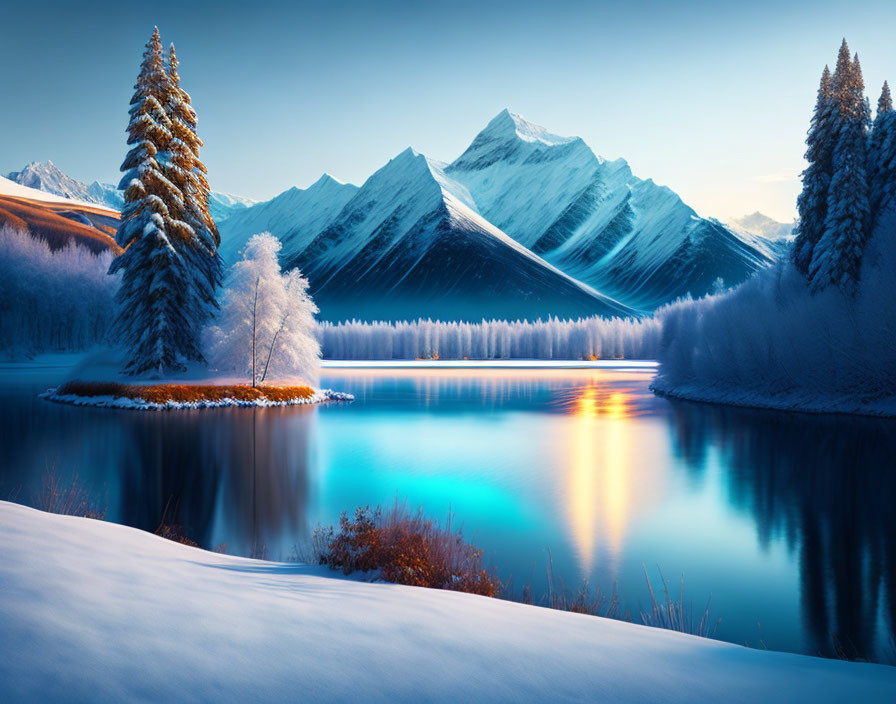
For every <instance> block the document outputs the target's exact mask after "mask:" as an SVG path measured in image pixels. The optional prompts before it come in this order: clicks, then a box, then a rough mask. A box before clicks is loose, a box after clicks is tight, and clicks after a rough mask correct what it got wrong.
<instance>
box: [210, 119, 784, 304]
mask: <svg viewBox="0 0 896 704" xmlns="http://www.w3.org/2000/svg"><path fill="white" fill-rule="evenodd" d="M261 231H270V232H272V233H273V234H275V235H277V236H278V237H280V238H281V239H282V240H283V241H284V251H283V259H284V263H285V264H287V265H289V266H293V265H294V266H299V267H300V268H301V269H302V271H303V272H305V273H306V274H307V275H308V276H309V278H310V280H311V284H312V292H313V293H314V295H315V297H316V298H317V299H318V300H319V302H320V305H321V306H322V310H324V311H325V314H327V315H329V316H332V317H334V318H339V317H343V316H351V315H354V316H356V317H359V318H379V317H382V318H393V319H394V318H407V317H420V316H423V317H427V316H431V317H437V316H439V317H444V315H446V313H444V312H443V311H447V312H448V313H447V314H448V315H449V317H452V318H457V317H464V318H473V319H477V318H481V317H483V316H486V317H491V316H501V317H507V316H509V317H529V318H532V317H537V316H538V315H542V316H543V315H545V314H554V315H560V316H574V315H582V314H583V310H584V311H585V312H590V313H591V314H595V313H598V314H604V315H609V314H619V313H620V312H621V311H625V310H629V311H631V310H634V311H640V312H649V311H652V310H654V309H655V308H656V307H658V306H660V305H662V304H663V303H666V302H668V301H670V300H673V299H675V298H677V297H679V296H682V295H684V294H686V293H691V294H692V295H694V296H700V295H703V294H704V293H707V292H708V291H711V290H712V289H713V288H714V286H716V284H717V281H718V280H719V279H722V280H723V282H724V283H725V284H726V285H734V284H736V283H739V282H740V281H743V280H744V279H745V278H747V277H748V276H749V275H750V274H752V273H753V272H754V271H756V270H757V269H758V268H760V267H763V266H765V265H767V264H768V263H770V262H771V261H773V260H774V259H775V257H776V256H777V255H778V252H779V248H778V247H777V246H776V245H775V244H774V243H772V242H771V241H769V240H768V239H767V238H766V237H764V236H762V235H757V234H754V233H752V232H747V231H742V230H739V231H735V230H734V229H732V228H728V227H726V226H725V225H723V224H722V223H720V222H718V221H716V220H711V219H705V218H701V217H699V216H698V215H697V214H696V213H695V212H694V211H693V210H692V209H691V208H690V207H688V206H687V205H686V204H685V203H684V202H682V200H681V199H680V198H679V197H678V196H677V195H676V194H675V193H674V192H673V191H672V190H670V189H669V188H666V187H664V186H658V185H657V184H655V183H654V182H653V181H651V180H646V181H645V180H642V179H639V178H637V177H636V176H634V175H633V174H632V172H631V169H630V168H629V166H628V164H627V163H626V162H625V161H624V160H622V159H617V160H615V161H607V160H605V159H602V158H600V157H598V156H596V155H595V154H594V153H593V152H592V151H591V149H589V148H588V146H587V145H586V144H585V142H583V141H582V140H581V139H579V138H577V137H560V136H558V135H554V134H551V133H550V132H548V131H547V130H546V129H544V128H543V127H540V126H538V125H534V124H532V123H530V122H527V121H526V120H524V119H523V118H522V117H520V116H519V115H515V114H513V113H511V112H509V111H507V110H504V111H502V112H501V113H500V114H499V115H498V116H497V117H495V118H494V119H493V120H492V121H491V122H490V123H489V124H488V125H487V126H486V128H485V129H484V130H482V132H480V133H479V134H478V135H477V136H476V138H475V139H474V140H473V142H472V144H471V145H470V147H469V148H468V149H467V150H466V151H465V152H464V153H463V154H462V155H461V156H460V157H458V158H457V159H456V160H455V161H454V162H453V163H451V164H443V163H440V162H437V161H433V160H431V159H428V158H427V157H425V156H423V155H421V154H418V153H417V152H414V151H413V150H410V149H409V150H406V151H405V152H403V153H402V154H399V155H398V156H397V157H395V158H394V159H393V160H391V161H390V162H389V163H388V164H386V165H385V166H384V167H382V168H381V169H380V170H379V171H377V172H376V173H374V174H373V175H372V176H371V177H370V178H369V179H368V180H367V181H366V182H365V183H364V184H363V185H362V186H361V187H360V188H357V187H355V186H352V185H349V184H342V183H339V182H338V181H335V179H332V178H331V177H329V176H325V177H324V178H323V179H321V181H318V182H317V183H315V184H314V185H313V186H311V187H310V188H308V189H307V190H305V191H300V190H298V189H291V190H290V191H287V192H285V193H283V194H281V195H279V196H277V197H275V198H274V199H272V200H270V201H268V202H266V203H262V204H258V205H255V206H252V207H250V208H248V209H246V210H245V211H242V212H239V213H236V214H234V215H233V216H231V217H230V218H229V219H228V220H226V221H225V222H224V223H222V224H221V236H222V255H223V256H224V257H225V259H232V258H233V257H234V256H235V255H236V252H238V251H239V249H240V248H241V247H242V246H243V245H244V244H245V242H246V240H247V239H248V238H249V237H250V236H251V235H252V234H254V233H256V232H261ZM498 243H500V246H499V245H498ZM536 272H537V275H536ZM495 277H496V278H495ZM571 281H574V282H575V286H574V288H572V289H570V288H569V284H570V282H571ZM583 294H584V297H583ZM499 299H500V300H499ZM452 311H454V315H451V312H452Z"/></svg>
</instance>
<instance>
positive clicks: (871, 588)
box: [672, 403, 896, 658]
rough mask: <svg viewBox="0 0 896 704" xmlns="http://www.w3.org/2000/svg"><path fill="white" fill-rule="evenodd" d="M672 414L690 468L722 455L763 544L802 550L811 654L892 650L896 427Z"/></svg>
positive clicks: (779, 416)
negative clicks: (784, 544) (775, 543)
mask: <svg viewBox="0 0 896 704" xmlns="http://www.w3.org/2000/svg"><path fill="white" fill-rule="evenodd" d="M672 414H673V421H674V422H673V426H672V427H673V436H674V442H675V446H676V449H677V451H678V453H679V454H680V455H681V456H682V457H683V458H684V460H685V461H686V462H687V464H688V465H689V467H690V468H691V471H692V472H695V473H697V474H699V473H701V472H702V470H703V467H704V466H705V462H706V458H707V454H708V451H709V450H710V449H715V450H717V451H718V452H720V453H722V455H723V457H724V460H725V461H724V462H722V463H721V464H722V466H723V467H726V468H727V471H728V477H727V479H728V486H729V491H730V499H731V501H732V503H734V504H735V505H736V506H739V507H742V508H744V509H747V510H749V512H750V513H751V515H752V516H753V518H754V520H755V522H756V526H757V532H758V535H759V540H760V542H761V543H762V544H763V545H767V544H768V543H769V541H770V540H772V539H773V538H783V539H785V540H786V541H787V545H788V546H789V547H790V549H792V550H793V549H796V550H798V551H799V559H800V581H801V589H802V595H801V602H802V609H803V619H804V622H805V624H806V627H807V630H808V632H809V636H810V638H811V639H812V643H811V644H810V649H811V650H813V651H818V652H819V653H822V654H828V655H833V654H836V652H837V651H840V652H841V653H842V654H845V655H848V656H850V657H861V658H869V657H873V656H874V655H875V652H876V648H880V647H886V643H887V641H888V640H889V639H890V638H892V636H893V634H894V633H896V510H894V505H893V500H894V497H896V423H894V422H893V421H886V420H874V419H860V418H845V417H823V416H802V415H792V414H784V413H771V412H762V411H750V410H744V409H735V408H728V407H719V406H710V405H698V404H688V403H672ZM881 614H882V615H883V622H882V624H881V625H882V626H883V628H882V629H879V628H878V626H879V624H878V619H879V616H880V615H881ZM879 630H882V631H883V632H878V631H879ZM878 652H879V651H878Z"/></svg>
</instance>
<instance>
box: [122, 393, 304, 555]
mask: <svg viewBox="0 0 896 704" xmlns="http://www.w3.org/2000/svg"><path fill="white" fill-rule="evenodd" d="M313 413H314V411H313V409H307V408H295V407H293V408H267V409H264V408H262V409H221V410H202V411H178V412H163V413H139V414H138V413H134V412H130V413H128V414H127V415H126V416H124V417H123V418H122V421H123V423H122V432H125V433H127V441H126V442H124V443H122V449H121V466H122V467H123V468H124V469H123V470H122V477H121V499H122V506H121V512H122V520H123V521H124V522H126V523H129V524H132V525H135V526H137V527H139V528H143V529H146V530H155V528H156V527H157V526H158V525H159V523H160V522H161V521H162V520H163V518H164V521H165V522H166V523H169V524H178V525H181V526H182V528H183V532H184V535H186V536H187V537H188V538H190V539H192V540H195V541H196V542H198V543H199V544H200V545H202V546H203V547H213V545H214V543H215V542H218V541H224V542H226V543H227V545H228V551H229V552H231V553H237V554H252V553H254V552H256V551H258V550H260V549H261V548H262V547H263V546H268V548H269V549H270V551H269V556H271V557H278V556H280V555H279V553H280V548H281V544H282V545H290V546H291V545H292V544H293V542H294V541H295V540H296V539H297V538H298V537H300V536H301V535H302V534H306V533H307V532H308V526H307V521H306V508H307V501H308V480H309V477H308V452H309V447H308V442H309V436H310V433H309V424H310V423H311V422H312V419H313ZM281 541H282V543H281ZM275 548H276V549H275Z"/></svg>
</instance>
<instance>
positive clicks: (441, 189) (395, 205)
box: [285, 149, 631, 320]
mask: <svg viewBox="0 0 896 704" xmlns="http://www.w3.org/2000/svg"><path fill="white" fill-rule="evenodd" d="M290 251H291V254H287V256H286V258H285V259H286V261H285V265H286V266H299V267H300V268H301V269H302V271H303V272H304V273H305V274H306V275H308V277H309V279H310V281H311V288H312V293H313V295H314V298H315V301H317V303H318V305H319V306H320V307H321V310H322V312H323V315H324V317H326V318H328V319H331V320H333V319H342V318H361V319H390V318H391V319H396V318H417V317H433V318H443V319H444V318H448V319H466V320H480V319H482V318H483V317H486V318H489V317H502V318H517V317H525V318H529V319H534V318H537V317H546V316H548V315H559V316H566V317H574V316H580V315H593V314H602V315H627V314H630V313H631V311H630V310H629V309H627V308H626V307H625V306H622V305H620V304H618V303H617V302H616V301H613V300H611V299H609V298H607V297H605V296H603V295H601V294H600V293H598V292H597V291H595V290H593V289H591V288H589V287H587V286H584V285H583V284H581V283H579V282H578V281H575V280H574V279H571V278H570V277H568V276H567V275H565V274H564V273H562V272H561V271H559V270H557V269H556V268H554V267H553V266H551V265H550V264H548V263H547V262H545V261H544V260H543V259H541V258H540V257H538V256H536V255H535V254H533V253H532V252H531V251H530V250H528V249H527V248H525V247H524V246H522V245H521V244H520V243H518V242H516V241H515V240H513V239H512V238H510V237H508V236H507V234H505V233H504V232H502V231H501V230H500V229H499V228H497V227H495V226H494V225H493V224H491V223H490V222H488V221H487V220H485V219H484V218H483V217H482V216H481V215H480V214H479V213H478V212H477V210H476V206H475V204H474V203H473V201H472V199H471V197H470V194H469V192H468V191H467V189H466V188H465V187H464V186H462V185H461V184H459V183H457V182H456V181H455V180H453V179H452V178H450V177H449V176H447V175H446V173H445V170H444V165H443V164H439V163H438V162H434V161H432V160H430V159H427V158H426V157H425V156H423V155H422V154H418V153H417V152H415V151H414V150H412V149H407V150H405V151H404V152H402V153H401V154H399V155H398V156H397V157H395V158H394V159H392V160H391V161H390V162H389V163H388V164H386V165H385V166H384V167H383V168H381V169H380V170H379V171H377V172H376V173H375V174H373V175H372V176H371V177H370V178H369V179H368V180H367V181H366V182H365V183H364V185H363V186H362V187H361V188H360V189H359V190H358V191H357V193H355V194H354V195H353V196H352V198H351V199H350V200H349V201H348V202H347V203H346V205H345V207H344V208H343V209H342V210H341V211H340V212H339V214H338V215H337V216H336V218H335V219H334V220H333V221H332V223H331V224H330V225H329V226H327V227H326V228H325V229H323V230H322V231H321V232H320V233H319V234H318V235H317V236H316V237H314V238H313V240H311V241H310V243H309V244H308V245H307V246H306V247H304V248H299V247H295V246H294V247H291V248H290Z"/></svg>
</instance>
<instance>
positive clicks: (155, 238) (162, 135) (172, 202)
mask: <svg viewBox="0 0 896 704" xmlns="http://www.w3.org/2000/svg"><path fill="white" fill-rule="evenodd" d="M169 86H170V84H169V81H168V77H167V75H166V73H165V67H164V61H163V56H162V42H161V38H160V37H159V30H158V28H155V29H154V30H153V34H152V37H151V38H150V40H149V41H148V42H147V44H146V50H145V51H144V53H143V61H142V63H141V65H140V74H139V76H138V77H137V83H136V84H135V86H134V95H133V97H132V98H131V108H130V111H129V112H130V116H131V119H130V123H129V124H128V130H127V131H128V144H129V145H131V149H130V151H129V152H128V154H127V156H126V157H125V160H124V162H123V163H122V165H121V170H122V171H123V172H124V176H123V177H122V179H121V183H120V185H119V187H120V188H122V189H123V190H124V207H123V208H122V211H121V221H120V224H119V227H118V231H117V232H116V235H115V239H116V241H117V242H118V244H119V245H121V246H122V247H124V248H126V249H125V251H124V253H123V254H122V255H121V256H119V257H117V258H116V259H115V260H114V261H113V262H112V266H111V267H110V273H115V272H121V286H120V288H119V291H118V295H117V299H116V300H117V303H118V306H119V314H118V317H117V320H116V325H115V334H116V336H117V337H118V338H119V340H120V342H121V343H122V345H123V346H124V348H125V349H126V351H127V359H126V362H125V371H126V372H128V373H131V374H140V373H144V372H148V371H155V372H157V373H159V374H163V373H164V372H165V371H166V370H178V369H181V368H182V366H183V365H182V360H184V359H201V357H202V353H201V348H200V344H199V337H198V333H197V331H196V327H195V322H196V321H195V320H194V319H193V317H192V315H191V314H192V313H193V311H192V310H191V297H192V295H193V293H192V291H191V272H190V270H189V267H190V263H189V262H188V261H187V260H185V258H184V257H183V256H182V255H181V253H180V252H179V251H178V244H179V243H178V239H180V240H181V243H182V241H183V240H182V238H183V236H184V229H183V223H182V221H180V220H179V219H178V217H177V216H178V213H179V210H180V209H181V208H182V207H183V199H182V196H181V193H180V190H179V188H178V186H177V185H176V184H175V183H172V181H170V180H169V179H168V178H167V176H166V174H165V169H164V167H163V163H164V161H165V159H166V156H167V150H168V149H169V147H170V143H171V140H172V138H173V132H172V124H171V120H170V118H169V117H168V114H167V111H166V108H165V105H166V104H167V103H168V99H169Z"/></svg>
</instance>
